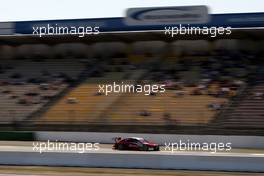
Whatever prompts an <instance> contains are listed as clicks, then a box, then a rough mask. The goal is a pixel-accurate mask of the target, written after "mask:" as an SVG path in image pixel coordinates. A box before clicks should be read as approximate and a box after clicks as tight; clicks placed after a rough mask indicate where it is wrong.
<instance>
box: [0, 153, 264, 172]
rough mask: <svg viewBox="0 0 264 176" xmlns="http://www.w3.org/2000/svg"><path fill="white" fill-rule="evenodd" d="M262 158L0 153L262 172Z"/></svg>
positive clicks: (44, 160)
mask: <svg viewBox="0 0 264 176" xmlns="http://www.w3.org/2000/svg"><path fill="white" fill-rule="evenodd" d="M263 163H264V157H257V156H254V157H246V156H244V157H242V156H232V157H231V156H206V155H203V156H193V155H160V154H154V153H153V154H152V153H151V154H144V155H143V154H142V153H139V154H125V153H83V154H78V153H54V152H50V153H42V154H40V153H37V152H0V164H4V165H36V166H37V165H42V166H43V165H48V166H80V167H118V168H155V169H187V170H214V171H249V172H264V167H263Z"/></svg>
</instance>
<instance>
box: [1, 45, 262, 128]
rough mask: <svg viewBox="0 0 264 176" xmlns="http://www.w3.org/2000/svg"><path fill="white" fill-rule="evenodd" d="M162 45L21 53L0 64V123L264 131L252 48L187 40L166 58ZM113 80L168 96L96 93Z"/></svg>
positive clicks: (257, 62)
mask: <svg viewBox="0 0 264 176" xmlns="http://www.w3.org/2000/svg"><path fill="white" fill-rule="evenodd" d="M73 46H74V47H73ZM165 46H167V45H166V43H165V42H159V41H155V44H154V46H152V45H151V42H138V43H136V44H135V43H134V44H132V45H131V46H129V47H132V49H131V48H129V47H128V46H126V44H123V43H119V42H116V43H115V42H111V43H107V44H100V43H99V44H95V45H93V46H91V47H90V48H91V52H95V53H90V54H86V49H87V47H86V45H85V44H74V45H73V44H60V45H56V46H55V47H54V48H53V49H54V50H55V51H54V53H52V54H50V55H49V54H46V53H45V52H48V49H50V48H51V46H49V47H47V46H43V45H38V46H37V47H35V49H34V54H30V55H28V57H23V56H24V55H27V54H25V53H28V52H29V53H30V49H29V47H28V46H21V47H18V48H19V49H18V50H17V52H18V54H15V55H16V56H17V57H14V58H7V59H5V60H2V62H1V64H0V117H1V121H2V122H4V121H9V122H17V121H21V122H23V120H30V121H31V120H32V121H33V122H36V123H40V124H74V123H76V124H111V125H157V126H166V125H179V126H185V127H186V126H188V125H189V126H195V125H211V124H213V122H217V125H223V127H230V128H232V127H234V126H235V127H238V126H240V127H242V128H243V127H264V120H263V119H264V109H263V103H264V96H263V93H264V82H263V81H264V80H261V79H260V80H257V81H254V78H255V77H257V73H256V70H258V69H259V68H260V67H263V63H262V62H263V60H261V59H260V58H258V57H257V56H256V55H254V52H255V51H254V47H253V49H252V48H250V51H247V49H246V48H245V47H244V46H243V47H242V46H240V45H239V42H238V41H236V40H231V41H227V40H219V41H216V42H214V43H209V42H208V41H205V40H197V41H188V40H187V41H184V42H183V41H176V42H173V43H172V44H170V52H171V53H169V54H168V53H167V52H168V51H169V50H167V49H166V47H165ZM72 47H73V48H75V49H76V50H77V49H78V48H80V52H77V51H76V50H73V49H72ZM102 47H103V48H104V49H105V50H102ZM133 47H134V48H133ZM5 48H7V51H8V52H10V50H11V49H10V48H9V47H7V46H6V47H5ZM208 48H209V49H208ZM24 50H25V51H26V52H25V51H24ZM124 50H125V51H124ZM7 51H6V52H7ZM103 51H105V53H104V52H103ZM177 51H178V52H177ZM128 52H131V53H130V54H129V55H127V53H128ZM41 53H42V54H44V53H45V57H38V56H40V55H42V54H41ZM80 53H81V54H80ZM5 55H6V53H5ZM75 55H76V57H74V56H75ZM88 55H89V58H86V56H88ZM0 56H1V54H0ZM2 56H4V55H2ZM91 56H94V57H96V58H97V59H91ZM118 56H125V57H118ZM95 61H96V62H95ZM95 63H96V64H95ZM92 70H93V71H92ZM89 71H91V72H89ZM114 81H115V82H119V83H120V82H123V83H124V84H125V83H130V84H141V85H143V84H165V85H166V91H165V93H151V95H148V96H146V95H144V93H120V94H109V95H108V96H105V95H102V94H100V93H98V90H99V88H98V85H99V84H108V83H109V84H111V83H113V82H114ZM216 119H217V120H216Z"/></svg>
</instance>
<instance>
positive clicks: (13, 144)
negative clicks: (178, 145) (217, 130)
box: [0, 141, 264, 157]
mask: <svg viewBox="0 0 264 176" xmlns="http://www.w3.org/2000/svg"><path fill="white" fill-rule="evenodd" d="M0 151H2V152H5V151H6V152H37V153H40V152H39V151H37V150H34V149H33V142H17V141H0ZM44 152H60V153H66V152H70V153H80V154H81V153H82V152H80V151H73V150H63V151H60V150H46V151H42V153H44ZM84 153H102V154H103V153H111V154H113V153H122V154H127V155H130V154H142V155H148V154H156V155H192V156H233V157H252V156H254V157H264V150H257V149H231V151H228V152H215V153H213V152H209V151H186V150H185V151H179V150H177V151H173V152H172V151H168V150H165V147H161V151H146V152H145V151H125V150H123V151H119V150H113V149H112V145H111V144H99V150H86V151H84Z"/></svg>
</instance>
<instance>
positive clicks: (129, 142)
mask: <svg viewBox="0 0 264 176" xmlns="http://www.w3.org/2000/svg"><path fill="white" fill-rule="evenodd" d="M114 140H115V144H114V146H113V148H114V149H116V150H138V151H159V150H160V147H159V144H155V143H152V142H148V141H147V140H145V139H143V138H139V137H129V138H124V139H122V138H121V137H117V138H114Z"/></svg>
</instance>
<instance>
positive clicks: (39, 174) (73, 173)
mask: <svg viewBox="0 0 264 176" xmlns="http://www.w3.org/2000/svg"><path fill="white" fill-rule="evenodd" d="M0 173H1V174H0V176H25V175H28V176H135V175H137V176H194V175H195V176H242V175H243V176H262V175H263V173H245V172H244V173H242V172H214V171H182V170H177V171H175V170H155V169H154V170H153V169H116V168H115V169H113V168H78V167H35V166H34V167H32V166H23V167H21V166H0Z"/></svg>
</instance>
